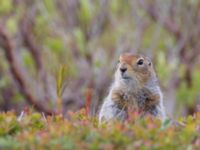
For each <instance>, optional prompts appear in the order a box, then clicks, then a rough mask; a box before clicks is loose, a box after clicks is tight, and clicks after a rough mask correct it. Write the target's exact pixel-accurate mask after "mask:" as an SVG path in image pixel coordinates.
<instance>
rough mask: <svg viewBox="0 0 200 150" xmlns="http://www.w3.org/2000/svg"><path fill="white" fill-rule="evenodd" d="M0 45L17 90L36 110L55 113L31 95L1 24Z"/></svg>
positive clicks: (49, 113)
mask: <svg viewBox="0 0 200 150" xmlns="http://www.w3.org/2000/svg"><path fill="white" fill-rule="evenodd" d="M0 46H1V47H2V48H3V50H4V53H5V57H6V59H7V61H8V63H9V67H10V72H11V73H12V75H13V77H14V79H15V81H16V82H17V83H18V85H19V90H20V92H21V93H22V95H23V96H24V98H25V99H26V101H27V102H28V103H29V104H31V105H33V107H34V108H35V109H36V110H38V111H43V112H45V113H46V114H48V115H51V114H52V113H55V112H54V111H53V110H50V109H48V108H46V107H44V106H43V105H41V104H40V103H39V102H38V101H37V99H36V98H35V97H34V95H32V93H31V91H30V90H29V85H28V81H27V80H26V78H25V76H24V74H23V73H22V67H21V66H20V64H19V63H18V61H17V59H16V55H15V53H14V49H13V46H12V43H11V41H10V39H9V37H8V35H7V34H6V32H5V31H4V29H3V27H2V26H0Z"/></svg>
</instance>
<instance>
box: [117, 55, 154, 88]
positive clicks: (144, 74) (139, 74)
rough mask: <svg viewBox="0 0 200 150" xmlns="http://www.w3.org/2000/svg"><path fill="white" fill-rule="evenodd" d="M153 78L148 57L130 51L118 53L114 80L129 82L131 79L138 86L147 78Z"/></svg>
mask: <svg viewBox="0 0 200 150" xmlns="http://www.w3.org/2000/svg"><path fill="white" fill-rule="evenodd" d="M155 78H156V75H155V71H154V68H153V64H152V62H151V60H150V59H149V58H148V57H145V56H143V55H136V54H132V53H124V54H121V55H120V57H119V64H118V66H117V71H116V80H120V81H122V82H125V83H127V82H128V83H131V81H133V82H134V83H135V84H136V83H137V85H138V86H143V85H145V84H146V83H147V82H149V80H152V79H155Z"/></svg>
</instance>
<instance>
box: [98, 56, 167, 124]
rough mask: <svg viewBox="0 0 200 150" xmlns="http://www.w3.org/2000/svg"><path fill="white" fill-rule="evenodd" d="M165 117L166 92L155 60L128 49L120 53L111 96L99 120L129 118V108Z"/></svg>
mask: <svg viewBox="0 0 200 150" xmlns="http://www.w3.org/2000/svg"><path fill="white" fill-rule="evenodd" d="M129 108H131V109H133V110H137V111H138V112H140V113H141V114H142V116H145V115H148V114H150V115H153V116H155V117H157V118H160V119H161V120H165V118H166V114H165V108H164V106H163V94H162V92H161V89H160V86H159V84H158V79H157V76H156V73H155V71H154V68H153V64H152V62H151V60H150V59H149V58H148V57H145V56H143V55H135V54H132V53H124V54H121V55H120V58H119V64H118V65H117V70H116V73H115V78H114V82H113V84H112V85H111V88H110V91H109V94H108V96H107V97H106V98H105V100H104V102H103V104H102V106H101V109H100V113H99V122H104V121H106V122H107V121H110V120H113V119H119V120H125V119H126V118H127V116H128V109H129Z"/></svg>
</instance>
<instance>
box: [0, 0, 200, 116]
mask: <svg viewBox="0 0 200 150" xmlns="http://www.w3.org/2000/svg"><path fill="white" fill-rule="evenodd" d="M199 16H200V1H198V0H190V1H182V0H166V1H162V0H43V1H40V0H34V1H33V0H0V46H1V48H0V60H1V61H0V109H1V111H7V110H10V109H14V110H15V111H16V112H17V113H19V112H21V110H23V109H24V107H25V106H30V107H35V109H36V110H38V111H42V112H47V113H51V112H54V111H55V112H56V111H62V112H63V113H64V114H65V113H66V111H68V110H77V109H80V108H81V107H84V105H85V103H89V104H91V105H90V106H89V107H90V108H89V110H90V113H91V114H92V115H94V114H96V113H97V112H98V110H99V106H100V104H101V103H102V100H103V98H104V97H105V95H106V94H107V92H108V89H109V86H110V84H111V82H112V80H113V74H114V70H115V66H116V64H117V60H118V57H119V55H120V53H122V52H127V51H130V52H134V53H142V54H145V55H147V56H149V57H151V59H152V60H153V62H154V66H155V68H156V71H157V74H158V77H159V79H160V84H161V88H162V90H163V93H164V104H165V106H166V110H167V112H168V114H169V115H170V116H180V115H187V114H191V113H194V112H195V111H196V110H197V106H198V104H199V103H200V69H199V68H200V55H199V54H200V49H199V48H200V43H199V39H200V17H199Z"/></svg>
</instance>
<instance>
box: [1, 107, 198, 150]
mask: <svg viewBox="0 0 200 150" xmlns="http://www.w3.org/2000/svg"><path fill="white" fill-rule="evenodd" d="M68 114H69V117H67V118H68V119H67V118H64V117H63V116H62V115H57V116H47V117H44V115H42V114H39V113H33V112H32V113H29V114H24V115H23V117H21V118H20V119H17V117H16V115H15V114H14V113H13V112H7V113H1V114H0V149H20V150H21V149H22V150H23V149H52V150H53V149H148V150H149V149H158V150H163V149H166V150H169V149H180V150H182V149H199V148H200V112H198V113H196V114H194V115H193V116H189V117H187V118H180V119H178V120H177V121H176V123H172V121H170V120H166V121H165V122H163V123H161V122H160V121H159V120H157V119H155V118H151V117H147V118H139V117H138V116H137V115H134V114H133V115H132V116H131V117H130V118H129V120H128V121H126V122H123V123H122V122H118V121H116V122H113V123H109V124H102V125H98V121H97V118H95V117H91V116H88V115H86V112H85V110H80V111H78V112H69V113H68Z"/></svg>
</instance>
